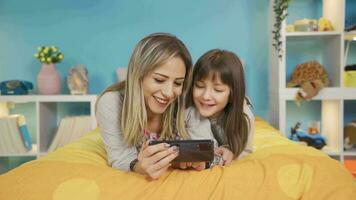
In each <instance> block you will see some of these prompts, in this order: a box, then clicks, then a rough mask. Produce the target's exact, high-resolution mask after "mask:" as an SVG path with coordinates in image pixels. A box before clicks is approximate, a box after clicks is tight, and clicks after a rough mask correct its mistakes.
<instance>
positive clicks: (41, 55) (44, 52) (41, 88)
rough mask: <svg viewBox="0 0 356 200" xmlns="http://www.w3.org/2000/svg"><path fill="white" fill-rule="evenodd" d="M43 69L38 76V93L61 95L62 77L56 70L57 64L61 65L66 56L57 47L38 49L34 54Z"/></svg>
mask: <svg viewBox="0 0 356 200" xmlns="http://www.w3.org/2000/svg"><path fill="white" fill-rule="evenodd" d="M34 57H35V58H37V59H38V60H39V61H40V62H41V63H42V67H41V70H40V72H39V73H38V76H37V85H38V92H39V93H40V94H47V95H50V94H59V93H60V92H61V77H60V75H59V73H58V71H57V69H56V63H60V62H61V61H62V60H63V58H64V55H63V53H61V52H60V51H59V50H58V48H57V47H55V46H41V47H38V51H37V53H35V54H34Z"/></svg>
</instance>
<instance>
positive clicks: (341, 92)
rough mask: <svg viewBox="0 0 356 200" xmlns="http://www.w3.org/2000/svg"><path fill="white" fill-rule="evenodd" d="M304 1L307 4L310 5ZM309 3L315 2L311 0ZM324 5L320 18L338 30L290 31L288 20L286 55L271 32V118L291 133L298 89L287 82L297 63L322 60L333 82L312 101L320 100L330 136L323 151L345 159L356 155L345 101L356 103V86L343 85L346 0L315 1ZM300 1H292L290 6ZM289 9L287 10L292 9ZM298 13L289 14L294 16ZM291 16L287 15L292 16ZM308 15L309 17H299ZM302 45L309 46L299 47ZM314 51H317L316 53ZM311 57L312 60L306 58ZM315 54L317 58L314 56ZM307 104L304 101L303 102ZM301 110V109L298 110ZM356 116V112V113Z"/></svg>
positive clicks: (322, 119) (284, 42) (324, 125)
mask: <svg viewBox="0 0 356 200" xmlns="http://www.w3.org/2000/svg"><path fill="white" fill-rule="evenodd" d="M273 2H274V1H273V0H271V1H270V11H269V12H270V24H269V26H270V32H272V30H273V28H274V22H275V21H274V12H273ZM305 2H306V1H305V0H304V5H307V3H305ZM308 2H313V0H309V1H308ZM314 2H317V3H320V5H321V6H322V9H321V10H322V11H321V12H322V14H321V16H319V17H325V18H326V19H328V20H330V21H331V22H332V24H333V26H334V28H335V31H328V32H288V33H287V32H286V31H285V30H286V24H287V22H286V21H287V19H286V20H284V22H283V23H282V28H281V40H282V57H281V58H279V57H278V52H277V51H276V50H275V48H274V47H273V46H272V43H273V35H272V33H271V35H270V45H269V46H270V49H269V52H270V55H269V58H270V66H269V67H270V74H269V75H270V77H269V80H270V83H269V94H270V99H269V103H270V114H271V115H270V121H271V123H272V125H273V126H275V127H276V128H279V130H280V131H281V132H282V133H283V134H284V135H285V136H289V134H290V126H289V125H288V124H287V121H288V117H289V116H290V114H291V113H290V112H291V111H290V110H288V108H289V107H288V105H290V104H291V103H294V102H293V101H294V97H295V95H296V93H297V90H298V88H287V87H286V85H287V81H288V80H289V78H290V75H291V72H292V71H293V69H294V68H295V66H296V65H297V64H300V63H303V62H306V61H309V60H311V59H315V60H318V61H319V62H320V63H321V64H322V65H323V66H324V67H325V69H326V70H327V72H328V74H329V79H330V81H331V85H330V86H329V87H327V88H324V89H322V90H321V91H320V92H319V94H318V95H317V96H315V97H314V98H313V99H312V100H311V101H312V102H318V103H319V102H320V105H321V106H320V116H319V117H320V122H321V133H322V135H324V136H325V137H326V138H327V146H325V147H324V148H323V149H322V150H323V151H324V152H326V153H327V154H329V155H330V156H332V157H335V158H337V159H339V160H340V161H343V160H344V157H345V156H356V151H344V144H343V136H344V133H343V127H344V125H345V122H344V111H345V110H344V109H345V108H344V102H345V100H355V106H356V88H345V87H343V73H344V66H345V64H344V63H345V61H344V54H345V52H344V46H345V45H344V37H345V33H344V23H345V3H346V2H345V0H314ZM293 3H298V1H291V3H290V6H291V5H292V4H293ZM288 11H289V10H287V12H288ZM293 14H295V15H298V14H296V13H288V16H290V15H293ZM288 16H287V18H288ZM298 17H300V19H301V18H305V17H307V16H299V15H298ZM298 45H299V46H300V45H305V46H303V48H300V47H299V48H298ZM318 47H319V49H317V50H316V55H313V54H312V53H311V55H309V54H308V53H305V52H308V51H309V49H313V50H315V49H316V48H318ZM313 53H314V52H313ZM301 54H308V55H304V57H308V58H309V59H308V60H304V59H303V56H302V55H301ZM313 56H315V58H314V57H313ZM302 106H303V103H302ZM296 110H297V111H296ZM294 111H295V112H298V111H299V110H298V109H295V110H294ZM354 117H355V118H356V113H355V116H354Z"/></svg>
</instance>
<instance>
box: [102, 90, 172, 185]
mask: <svg viewBox="0 0 356 200" xmlns="http://www.w3.org/2000/svg"><path fill="white" fill-rule="evenodd" d="M122 100H123V99H122V97H120V94H119V92H107V93H105V94H104V95H103V96H101V98H100V99H99V100H98V104H97V111H96V117H97V121H98V124H99V129H100V132H101V136H102V138H103V140H104V144H105V147H106V152H107V155H108V162H109V164H110V165H111V166H112V167H113V168H117V169H120V170H123V171H130V170H132V171H135V172H137V173H140V174H147V175H148V176H150V177H151V178H153V179H156V178H159V177H160V176H161V175H162V174H163V173H164V172H165V171H166V170H167V168H168V167H169V166H170V162H171V161H172V160H173V159H174V158H175V157H176V156H178V152H177V149H175V148H174V147H169V145H168V146H167V144H166V145H165V144H164V143H162V144H158V145H152V146H148V145H147V142H146V143H145V144H144V145H143V146H142V148H141V150H140V152H138V151H137V149H136V147H135V146H132V147H130V146H128V145H127V144H125V143H124V137H123V133H122V131H121V128H120V118H121V116H120V114H121V107H122Z"/></svg>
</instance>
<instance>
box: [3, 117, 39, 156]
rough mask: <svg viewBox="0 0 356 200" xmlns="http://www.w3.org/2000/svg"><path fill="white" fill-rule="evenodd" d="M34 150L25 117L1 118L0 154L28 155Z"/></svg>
mask: <svg viewBox="0 0 356 200" xmlns="http://www.w3.org/2000/svg"><path fill="white" fill-rule="evenodd" d="M31 149H32V140H31V136H30V134H29V131H28V128H27V125H26V120H25V117H24V116H23V115H20V114H16V115H9V116H2V117H0V154H6V153H26V152H28V151H30V150H31Z"/></svg>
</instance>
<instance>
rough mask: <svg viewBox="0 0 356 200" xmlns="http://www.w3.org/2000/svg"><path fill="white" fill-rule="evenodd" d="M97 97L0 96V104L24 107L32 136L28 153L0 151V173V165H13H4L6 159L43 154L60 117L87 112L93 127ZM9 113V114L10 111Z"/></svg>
mask: <svg viewBox="0 0 356 200" xmlns="http://www.w3.org/2000/svg"><path fill="white" fill-rule="evenodd" d="M96 99H97V95H17V96H16V95H9V96H3V95H0V103H7V104H8V103H11V104H13V105H14V107H15V108H16V107H17V106H18V107H23V108H25V109H23V110H26V113H22V114H25V118H26V121H27V125H28V128H29V131H30V135H32V137H34V138H33V140H34V142H33V145H32V150H31V151H29V152H26V153H21V154H1V153H0V173H1V171H4V170H2V169H1V168H12V167H11V166H10V167H9V166H6V165H7V164H8V163H6V161H8V159H11V158H14V157H22V158H25V160H26V161H27V160H28V159H30V157H32V158H33V159H36V158H38V157H40V156H43V155H46V154H47V151H48V147H49V145H50V143H51V142H52V139H53V136H54V134H55V131H56V129H57V127H58V124H59V122H60V120H61V118H63V117H66V116H74V115H83V114H85V115H90V116H91V118H92V123H91V127H92V128H93V129H94V128H96V126H97V124H96V119H95V102H96ZM15 110H16V109H15ZM83 110H84V111H83ZM9 112H10V114H12V112H11V111H9ZM16 112H21V111H16ZM68 112H69V113H68ZM26 161H24V162H26ZM19 162H21V161H19Z"/></svg>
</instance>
